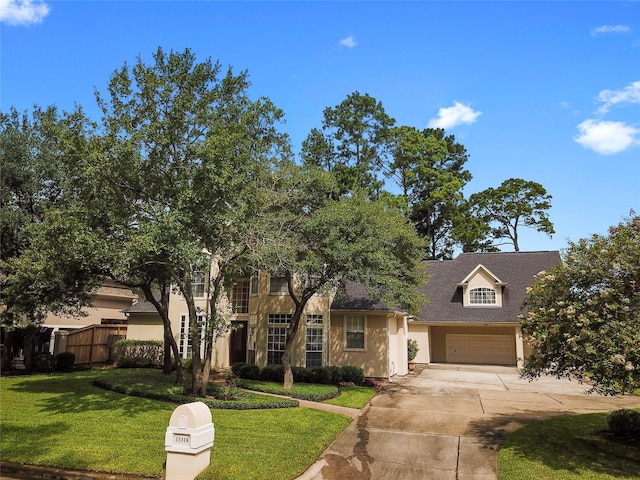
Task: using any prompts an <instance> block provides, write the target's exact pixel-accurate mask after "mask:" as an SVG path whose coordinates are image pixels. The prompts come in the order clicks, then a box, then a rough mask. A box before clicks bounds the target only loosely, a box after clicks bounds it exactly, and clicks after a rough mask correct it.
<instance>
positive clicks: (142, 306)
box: [121, 292, 160, 313]
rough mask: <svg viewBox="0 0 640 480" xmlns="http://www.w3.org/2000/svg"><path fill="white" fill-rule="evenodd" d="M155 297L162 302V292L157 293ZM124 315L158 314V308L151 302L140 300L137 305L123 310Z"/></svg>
mask: <svg viewBox="0 0 640 480" xmlns="http://www.w3.org/2000/svg"><path fill="white" fill-rule="evenodd" d="M153 297H154V298H155V299H156V300H158V301H160V292H155V293H154V294H153ZM121 312H122V313H158V311H157V310H156V307H154V306H153V303H151V302H150V301H149V300H138V301H137V302H136V303H134V304H133V305H131V306H130V307H127V308H125V309H123V310H121Z"/></svg>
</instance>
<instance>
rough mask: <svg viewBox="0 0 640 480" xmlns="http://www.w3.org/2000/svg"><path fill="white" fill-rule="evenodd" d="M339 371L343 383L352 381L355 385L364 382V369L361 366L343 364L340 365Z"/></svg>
mask: <svg viewBox="0 0 640 480" xmlns="http://www.w3.org/2000/svg"><path fill="white" fill-rule="evenodd" d="M340 372H341V373H342V381H343V382H345V383H353V384H355V385H362V384H363V383H364V370H362V368H361V367H355V366H352V365H345V366H344V367H340Z"/></svg>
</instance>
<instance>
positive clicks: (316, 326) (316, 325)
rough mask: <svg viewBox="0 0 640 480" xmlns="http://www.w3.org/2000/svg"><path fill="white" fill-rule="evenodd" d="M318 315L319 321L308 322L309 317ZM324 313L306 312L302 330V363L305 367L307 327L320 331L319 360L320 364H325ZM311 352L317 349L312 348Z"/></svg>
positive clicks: (325, 334) (325, 336) (325, 333)
mask: <svg viewBox="0 0 640 480" xmlns="http://www.w3.org/2000/svg"><path fill="white" fill-rule="evenodd" d="M310 316H312V317H315V318H317V317H320V319H321V322H320V323H316V322H312V323H309V321H308V320H309V317H310ZM325 325H326V322H325V315H324V314H322V313H311V314H307V318H306V319H305V331H304V344H305V345H304V365H305V367H306V366H307V354H308V353H309V352H308V351H307V332H308V331H309V329H316V330H320V331H321V332H322V343H321V347H322V350H320V355H321V360H320V363H321V365H320V366H324V365H325V350H326V349H325V342H326V338H327V331H326V329H325ZM313 353H317V350H314V351H313Z"/></svg>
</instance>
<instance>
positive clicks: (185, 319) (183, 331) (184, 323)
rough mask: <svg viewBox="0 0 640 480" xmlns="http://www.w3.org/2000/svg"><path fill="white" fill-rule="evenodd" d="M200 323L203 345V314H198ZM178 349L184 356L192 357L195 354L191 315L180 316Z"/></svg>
mask: <svg viewBox="0 0 640 480" xmlns="http://www.w3.org/2000/svg"><path fill="white" fill-rule="evenodd" d="M198 324H199V325H200V330H201V331H200V342H201V346H202V337H203V335H204V322H203V317H202V315H198ZM178 351H179V352H180V356H181V357H182V358H191V356H192V354H193V348H192V342H191V335H190V332H189V316H188V315H182V316H181V317H180V339H179V341H178Z"/></svg>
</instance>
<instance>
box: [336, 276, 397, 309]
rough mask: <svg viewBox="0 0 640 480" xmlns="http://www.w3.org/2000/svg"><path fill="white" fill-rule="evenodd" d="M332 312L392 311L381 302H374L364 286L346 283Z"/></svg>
mask: <svg viewBox="0 0 640 480" xmlns="http://www.w3.org/2000/svg"><path fill="white" fill-rule="evenodd" d="M331 310H364V311H375V310H377V311H380V310H382V311H388V310H390V309H389V308H387V306H386V305H385V304H384V303H382V302H381V301H379V300H372V299H371V298H370V296H369V293H368V292H367V289H366V288H365V287H364V285H360V284H358V283H353V282H346V283H345V284H344V286H343V288H341V289H339V290H338V293H336V296H335V298H334V299H333V302H331Z"/></svg>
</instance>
